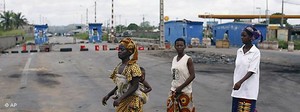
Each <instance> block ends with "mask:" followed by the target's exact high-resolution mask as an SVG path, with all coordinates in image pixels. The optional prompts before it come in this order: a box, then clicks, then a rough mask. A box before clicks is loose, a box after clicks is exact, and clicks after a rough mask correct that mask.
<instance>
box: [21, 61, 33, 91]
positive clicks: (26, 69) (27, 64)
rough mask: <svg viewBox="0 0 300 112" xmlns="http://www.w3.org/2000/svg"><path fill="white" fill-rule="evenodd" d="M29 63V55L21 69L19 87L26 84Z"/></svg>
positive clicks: (23, 86) (24, 86)
mask: <svg viewBox="0 0 300 112" xmlns="http://www.w3.org/2000/svg"><path fill="white" fill-rule="evenodd" d="M30 63H31V57H30V58H28V60H27V62H26V65H25V67H24V69H23V71H22V78H21V88H26V86H27V79H28V72H29V71H28V68H29V65H30Z"/></svg>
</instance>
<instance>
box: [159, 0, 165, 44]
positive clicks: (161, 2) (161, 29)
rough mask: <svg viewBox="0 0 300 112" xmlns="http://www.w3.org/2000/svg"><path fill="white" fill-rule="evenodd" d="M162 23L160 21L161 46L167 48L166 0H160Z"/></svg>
mask: <svg viewBox="0 0 300 112" xmlns="http://www.w3.org/2000/svg"><path fill="white" fill-rule="evenodd" d="M159 17H160V23H159V32H160V47H161V48H165V36H164V35H165V34H164V28H165V27H164V0H160V14H159Z"/></svg>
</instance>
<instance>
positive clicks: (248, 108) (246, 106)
mask: <svg viewBox="0 0 300 112" xmlns="http://www.w3.org/2000/svg"><path fill="white" fill-rule="evenodd" d="M232 112H257V111H256V100H249V99H242V98H235V97H232Z"/></svg>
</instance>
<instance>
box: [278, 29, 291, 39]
mask: <svg viewBox="0 0 300 112" xmlns="http://www.w3.org/2000/svg"><path fill="white" fill-rule="evenodd" d="M288 32H289V31H288V30H287V29H278V30H277V39H278V40H283V41H285V42H287V41H288Z"/></svg>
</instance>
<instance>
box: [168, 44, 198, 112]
mask: <svg viewBox="0 0 300 112" xmlns="http://www.w3.org/2000/svg"><path fill="white" fill-rule="evenodd" d="M185 48H186V45H185V40H184V39H183V38H178V39H176V40H175V49H176V51H177V55H176V56H175V57H174V58H173V61H172V67H171V73H172V79H173V81H172V83H171V85H172V87H171V91H170V93H169V97H168V100H167V112H195V107H194V105H193V100H192V82H193V80H194V78H195V71H194V65H193V60H192V58H191V57H190V56H188V55H186V54H185V53H184V49H185Z"/></svg>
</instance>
